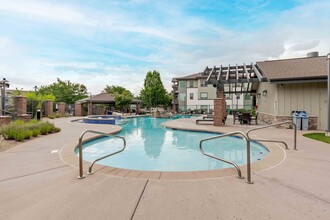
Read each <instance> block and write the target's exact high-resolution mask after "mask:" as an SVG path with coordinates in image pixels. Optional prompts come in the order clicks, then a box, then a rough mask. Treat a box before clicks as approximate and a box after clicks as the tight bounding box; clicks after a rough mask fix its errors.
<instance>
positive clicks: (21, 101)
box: [13, 96, 27, 115]
mask: <svg viewBox="0 0 330 220" xmlns="http://www.w3.org/2000/svg"><path fill="white" fill-rule="evenodd" d="M13 98H14V109H15V110H14V111H15V112H17V115H24V114H26V109H27V98H26V97H25V96H14V97H13Z"/></svg>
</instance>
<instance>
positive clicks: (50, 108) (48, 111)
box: [45, 100, 54, 117]
mask: <svg viewBox="0 0 330 220" xmlns="http://www.w3.org/2000/svg"><path fill="white" fill-rule="evenodd" d="M53 104H54V103H53V101H52V100H46V101H45V116H46V117H47V116H48V115H50V114H53V112H54V106H53Z"/></svg>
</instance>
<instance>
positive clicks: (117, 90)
mask: <svg viewBox="0 0 330 220" xmlns="http://www.w3.org/2000/svg"><path fill="white" fill-rule="evenodd" d="M103 91H104V92H106V93H108V94H110V95H115V94H122V93H124V92H127V93H128V94H129V95H130V96H132V97H133V94H132V93H131V92H130V91H129V90H127V89H125V88H124V87H121V86H108V85H107V86H106V87H105V88H104V89H103Z"/></svg>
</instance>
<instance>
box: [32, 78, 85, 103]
mask: <svg viewBox="0 0 330 220" xmlns="http://www.w3.org/2000/svg"><path fill="white" fill-rule="evenodd" d="M38 93H40V94H53V95H54V96H55V102H65V103H67V104H74V103H75V102H76V101H78V100H80V99H83V98H86V97H87V96H88V93H87V88H86V86H85V85H83V84H80V83H72V82H70V80H68V81H63V80H60V79H59V78H57V82H54V83H53V84H51V85H48V86H41V87H40V88H39V90H38Z"/></svg>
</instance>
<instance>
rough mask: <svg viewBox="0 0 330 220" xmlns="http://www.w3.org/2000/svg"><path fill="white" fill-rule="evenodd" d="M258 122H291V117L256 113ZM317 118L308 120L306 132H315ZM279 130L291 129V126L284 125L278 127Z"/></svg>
mask: <svg viewBox="0 0 330 220" xmlns="http://www.w3.org/2000/svg"><path fill="white" fill-rule="evenodd" d="M258 120H260V121H263V122H265V123H267V124H274V123H279V122H284V121H292V116H286V115H270V114H266V113H263V112H258ZM317 124H318V117H316V116H312V117H309V118H308V130H317ZM278 127H279V128H292V125H289V124H284V125H280V126H278Z"/></svg>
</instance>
